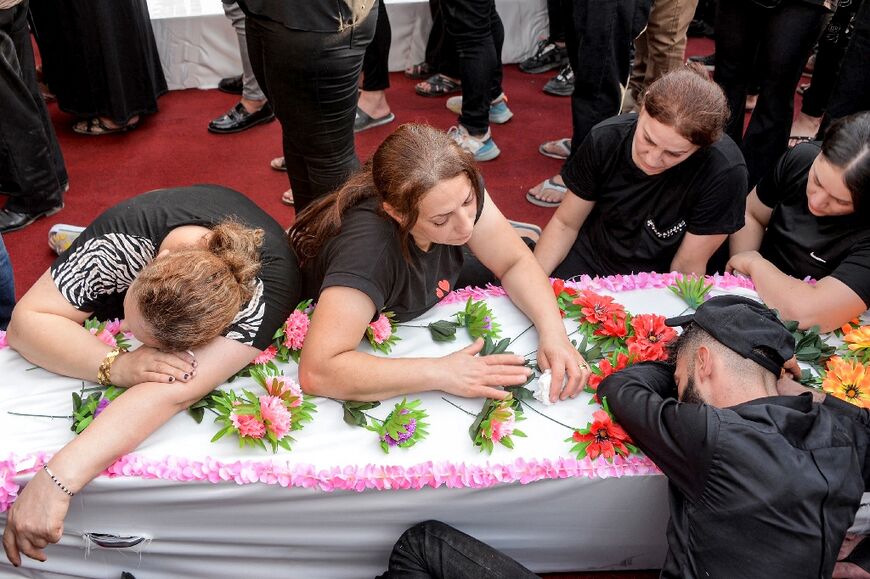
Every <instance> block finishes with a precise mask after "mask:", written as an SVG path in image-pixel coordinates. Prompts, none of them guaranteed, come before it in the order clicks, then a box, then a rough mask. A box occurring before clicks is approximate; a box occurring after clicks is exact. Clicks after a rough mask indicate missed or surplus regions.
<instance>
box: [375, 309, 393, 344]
mask: <svg viewBox="0 0 870 579" xmlns="http://www.w3.org/2000/svg"><path fill="white" fill-rule="evenodd" d="M369 327H370V328H371V329H372V339H373V340H374V341H375V343H376V344H383V343H384V342H386V341H387V340H389V339H390V336H392V335H393V327H392V326H391V325H390V318H388V317H387V316H385V315H384V314H381V317H379V318H378V319H377V320H375V321H374V322H372V323H370V324H369Z"/></svg>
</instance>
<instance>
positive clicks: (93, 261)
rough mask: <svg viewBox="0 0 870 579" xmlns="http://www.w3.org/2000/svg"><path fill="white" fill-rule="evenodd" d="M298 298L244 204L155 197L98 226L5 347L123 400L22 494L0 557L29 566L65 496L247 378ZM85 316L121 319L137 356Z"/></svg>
mask: <svg viewBox="0 0 870 579" xmlns="http://www.w3.org/2000/svg"><path fill="white" fill-rule="evenodd" d="M298 299H299V285H298V268H297V267H296V260H295V258H294V256H293V253H292V251H290V248H289V247H287V243H286V239H285V234H284V230H283V228H282V227H281V226H280V225H279V224H278V223H277V222H276V221H275V220H274V219H272V218H271V217H269V216H268V215H267V214H266V213H264V212H263V211H262V210H261V209H259V208H258V207H257V206H256V205H255V204H254V203H253V202H252V201H251V200H249V199H248V198H247V197H245V196H244V195H242V194H241V193H238V192H236V191H233V190H231V189H226V188H224V187H218V186H214V185H198V186H194V187H183V188H177V189H163V190H158V191H152V192H150V193H146V194H144V195H140V196H138V197H134V198H132V199H129V200H127V201H123V202H122V203H120V204H118V205H116V206H115V207H113V208H111V209H109V210H107V211H106V212H105V213H103V214H102V215H100V216H99V217H98V218H97V219H96V220H95V221H94V222H93V223H92V224H91V225H90V226H88V227H87V228H86V229H85V230H84V231H83V232H82V234H81V235H80V236H79V237H78V238H77V239H76V240H75V242H74V243H73V244H72V246H70V248H69V249H68V250H67V251H65V252H64V253H63V254H61V255H60V256H59V257H58V258H57V260H56V261H55V262H54V264H53V265H52V266H51V268H50V269H49V270H48V271H46V272H45V273H44V274H43V275H42V277H40V278H39V280H37V282H36V283H35V284H34V285H33V287H31V288H30V290H28V292H27V293H26V294H25V295H24V297H22V298H21V301H20V302H19V303H18V305H17V306H16V307H15V310H14V311H13V314H12V322H11V323H10V325H9V333H8V339H9V345H10V346H11V347H12V348H14V349H15V350H17V351H18V352H19V353H20V354H21V355H22V356H23V357H25V358H26V359H28V360H30V361H31V362H33V363H34V364H37V365H39V366H41V367H43V368H45V369H47V370H50V371H52V372H57V373H59V374H63V375H66V376H72V377H75V378H81V379H85V380H91V381H99V382H100V383H101V384H103V385H108V384H109V383H111V384H114V385H116V386H121V387H128V390H127V392H126V393H125V394H124V395H123V396H121V397H119V398H117V399H116V400H115V401H113V402H112V403H111V404H110V405H109V406H107V407H106V409H105V410H104V411H103V412H102V413H101V414H100V415H99V417H98V418H97V419H96V420H94V422H93V423H92V424H91V425H90V426H89V427H88V428H87V429H86V430H84V431H83V432H82V433H81V434H80V435H79V436H78V437H77V438H76V439H74V440H73V441H72V442H70V443H69V444H67V445H66V446H65V447H64V448H63V449H61V450H60V452H58V453H57V454H55V455H54V457H53V458H52V459H51V460H50V461H49V463H48V467H49V469H50V472H51V474H49V471H42V470H40V471H38V472H37V473H36V475H35V476H34V477H33V480H32V481H31V482H29V483H28V484H27V487H26V488H25V489H24V491H23V492H22V493H21V496H20V497H19V498H18V500H17V501H16V502H15V504H14V505H13V506H12V510H11V511H10V513H9V521H8V524H7V527H6V532H5V535H4V541H3V543H4V546H6V548H7V554H9V557H10V560H13V561H14V559H12V558H13V556H14V557H16V559H17V557H18V550H20V551H21V552H23V553H24V554H25V555H28V556H30V557H35V558H39V557H40V553H39V547H40V546H45V544H46V543H47V542H56V541H57V540H58V539H59V538H60V534H59V533H57V534H55V529H59V528H61V527H62V525H63V519H64V516H65V515H66V511H67V508H68V506H69V499H70V497H71V496H72V495H71V494H69V493H76V492H78V491H79V490H80V489H81V488H82V487H83V486H85V485H86V484H87V483H88V482H89V481H90V480H91V479H93V478H94V477H95V476H97V475H98V474H99V473H100V472H101V471H102V470H103V469H104V468H106V466H108V465H109V464H111V462H112V461H114V460H115V459H116V458H117V457H118V456H121V455H122V454H124V453H126V452H130V451H131V450H133V449H134V448H135V447H136V446H137V445H138V444H139V443H140V442H142V441H143V440H144V439H145V438H146V437H147V436H148V435H150V434H151V433H152V432H154V431H155V430H156V429H157V428H159V427H160V426H161V425H163V424H164V423H165V422H166V421H167V420H169V419H170V418H171V417H172V416H173V415H174V414H176V413H177V412H180V411H181V410H183V409H185V408H187V407H188V406H189V405H190V404H192V403H193V402H196V401H197V400H199V399H200V398H202V397H203V396H205V395H206V394H208V393H209V392H210V391H211V390H213V389H214V388H215V387H216V386H218V385H219V384H221V383H222V382H224V381H226V380H227V378H229V377H231V376H233V375H234V374H235V373H236V372H238V371H239V370H241V369H242V368H244V367H245V365H247V364H248V363H249V362H250V361H251V360H252V359H253V358H254V357H255V356H256V355H258V354H259V353H260V351H261V350H263V349H265V348H266V347H267V346H268V344H269V343H270V342H271V338H272V335H273V334H274V333H275V331H276V330H277V329H278V328H279V327H280V326H281V324H282V323H283V322H284V320H286V319H287V316H288V315H289V314H290V311H291V309H292V307H293V305H294V304H296V303H297V301H298ZM93 314H96V315H97V316H99V317H100V318H101V319H107V318H114V317H123V318H124V323H123V325H122V326H121V328H122V329H127V330H129V331H130V332H132V333H133V335H134V337H135V338H136V339H137V340H138V341H140V342H141V343H142V345H141V346H139V347H138V348H136V349H135V350H132V351H130V352H124V351H123V350H120V349H119V348H116V347H113V346H111V345H107V344H106V343H104V342H102V341H101V340H99V339H97V338H96V337H94V336H92V335H91V334H90V332H89V331H88V330H87V329H85V328H84V327H82V322H83V321H84V320H86V319H87V318H89V317H90V316H91V315H93ZM52 477H54V479H56V480H53V479H52ZM60 485H63V486H62V487H61V488H58V487H59V486H60ZM63 489H67V490H68V491H69V493H67V492H62V491H63Z"/></svg>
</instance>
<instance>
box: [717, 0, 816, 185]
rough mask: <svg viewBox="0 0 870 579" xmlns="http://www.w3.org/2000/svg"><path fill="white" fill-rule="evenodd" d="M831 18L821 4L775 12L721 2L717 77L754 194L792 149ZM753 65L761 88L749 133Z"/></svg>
mask: <svg viewBox="0 0 870 579" xmlns="http://www.w3.org/2000/svg"><path fill="white" fill-rule="evenodd" d="M829 15H830V12H828V11H827V10H825V9H824V8H822V7H820V6H815V5H811V4H805V3H802V2H783V3H782V4H780V5H779V6H778V7H777V8H774V9H765V8H761V7H759V6H758V5H757V4H755V3H754V2H752V1H751V0H728V1H726V2H720V3H719V11H718V13H717V15H716V71H715V73H714V78H715V79H716V82H718V83H719V84H720V85H721V86H722V90H723V91H725V96H726V98H727V99H728V106H729V107H730V108H731V119H730V121H729V122H728V126H727V128H726V132H727V133H728V135H729V136H730V137H731V138H732V139H734V142H736V143H738V144H740V145H741V149H742V150H743V156H744V157H745V158H746V166H747V168H748V170H749V188H750V190H751V189H752V188H753V187H754V186H755V184H756V183H758V181H759V179H761V177H763V176H764V175H765V174H766V173H767V172H768V171H770V170H771V168H772V167H773V166H774V164H775V163H776V160H777V159H779V157H780V156H781V155H782V154H783V153H784V152H785V150H786V147H787V145H788V136H789V131H790V129H791V123H792V116H793V114H794V91H795V89H796V88H797V84H798V81H799V80H800V77H801V71H802V69H803V66H804V63H805V62H806V59H807V56H808V55H809V52H810V49H812V47H813V44H815V42H816V40H817V39H818V38H819V35H820V34H821V32H822V29H823V28H824V26H825V25H826V24H827V20H828V16H829ZM753 63H754V66H755V67H756V69H757V71H758V73H759V76H758V78H759V80H760V81H761V87H760V89H761V90H760V91H759V93H758V103H757V104H756V105H755V110H754V111H753V112H752V118H751V119H750V121H749V127H748V128H747V129H746V134H745V135H743V119H744V114H745V111H746V94H747V88H748V86H749V83H750V81H751V76H752V69H753Z"/></svg>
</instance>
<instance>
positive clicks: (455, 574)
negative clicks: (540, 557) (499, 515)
mask: <svg viewBox="0 0 870 579" xmlns="http://www.w3.org/2000/svg"><path fill="white" fill-rule="evenodd" d="M533 577H537V575H535V574H534V573H532V572H531V571H529V570H528V569H526V568H525V567H523V566H522V565H520V564H519V563H517V562H516V561H514V560H513V559H511V558H510V557H508V556H507V555H504V554H503V553H501V552H500V551H496V550H495V549H493V548H492V547H490V546H489V545H487V544H486V543H482V542H481V541H478V540H477V539H475V538H474V537H472V536H470V535H466V534H465V533H463V532H462V531H459V530H457V529H454V528H453V527H451V526H450V525H447V524H445V523H441V522H439V521H426V522H424V523H418V524H416V525H414V526H413V527H411V528H410V529H408V530H407V531H405V532H404V533H403V534H402V536H401V537H399V540H398V541H397V542H396V545H395V546H394V547H393V552H392V553H391V554H390V567H389V570H388V571H387V572H386V573H384V574H383V575H381V576H380V577H379V578H378V579H430V578H435V579H483V578H486V579H532V578H533Z"/></svg>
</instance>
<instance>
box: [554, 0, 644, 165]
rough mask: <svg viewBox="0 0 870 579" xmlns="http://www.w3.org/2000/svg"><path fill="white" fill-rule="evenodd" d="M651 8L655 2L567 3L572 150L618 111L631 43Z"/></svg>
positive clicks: (564, 4)
mask: <svg viewBox="0 0 870 579" xmlns="http://www.w3.org/2000/svg"><path fill="white" fill-rule="evenodd" d="M651 6H652V2H651V0H562V10H563V15H564V16H563V19H564V21H565V22H566V26H567V29H566V35H565V45H566V47H567V49H568V59H569V61H570V62H571V68H573V69H574V73H575V80H574V94H572V95H571V117H572V122H573V129H574V132H573V136H572V139H571V150H572V151H575V150H577V147H579V146H580V143H582V142H583V139H585V138H586V135H587V134H589V131H590V130H591V129H592V127H594V126H595V125H597V124H598V123H600V122H601V121H603V120H605V119H607V118H609V117H612V116H614V115H616V114H617V113H618V112H619V106H620V104H621V102H622V89H621V87H620V85H622V84H624V83H626V82H628V72H629V66H630V64H631V48H632V43H633V42H634V39H635V37H637V35H638V34H640V32H641V30H643V28H644V26H646V21H647V20H648V19H649V12H650V7H651Z"/></svg>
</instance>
